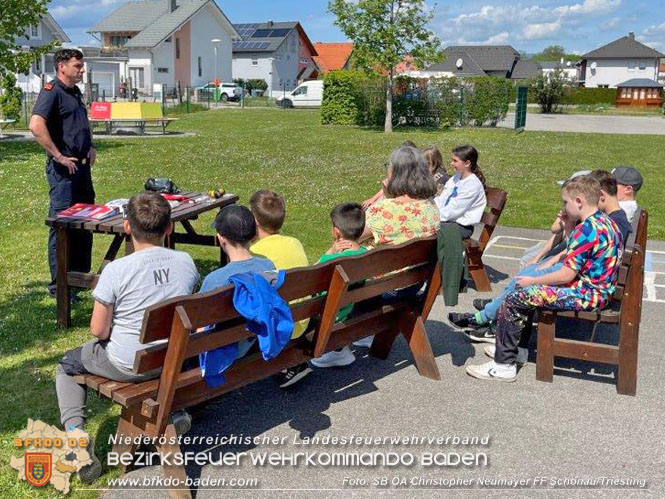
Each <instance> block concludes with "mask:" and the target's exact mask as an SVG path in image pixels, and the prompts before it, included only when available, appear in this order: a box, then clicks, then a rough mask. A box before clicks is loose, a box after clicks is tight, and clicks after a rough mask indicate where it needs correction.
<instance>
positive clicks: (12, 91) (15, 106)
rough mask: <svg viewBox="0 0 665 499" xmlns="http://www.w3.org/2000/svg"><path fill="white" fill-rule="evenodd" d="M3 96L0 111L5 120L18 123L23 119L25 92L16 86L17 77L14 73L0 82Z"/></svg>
mask: <svg viewBox="0 0 665 499" xmlns="http://www.w3.org/2000/svg"><path fill="white" fill-rule="evenodd" d="M0 86H1V87H2V95H0V111H2V114H3V116H4V117H5V119H8V120H16V121H18V120H19V119H20V118H21V101H22V100H23V91H22V90H21V89H20V88H18V87H17V86H16V77H15V76H14V74H13V73H6V74H5V75H4V76H3V77H2V80H1V81H0Z"/></svg>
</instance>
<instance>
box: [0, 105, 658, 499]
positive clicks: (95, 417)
mask: <svg viewBox="0 0 665 499" xmlns="http://www.w3.org/2000/svg"><path fill="white" fill-rule="evenodd" d="M180 118H181V119H180V121H178V122H176V123H175V124H174V125H173V128H172V129H181V130H187V131H193V132H195V133H196V136H194V137H185V138H169V139H161V138H159V139H130V140H120V139H116V140H98V141H97V144H98V150H99V156H98V162H97V165H96V166H95V168H94V180H95V187H96V191H97V199H98V201H99V202H103V201H106V200H110V199H113V198H119V197H128V196H130V195H131V194H132V193H135V192H137V191H138V190H140V189H141V188H142V185H143V183H144V182H145V180H146V178H148V177H151V176H168V177H171V178H172V179H173V180H174V181H175V182H176V183H177V184H178V185H179V186H181V187H183V188H186V189H192V190H207V189H210V188H213V187H218V186H220V185H221V186H224V187H225V188H226V189H227V190H228V191H230V192H234V193H238V194H239V195H240V196H241V200H242V201H243V202H246V201H247V199H248V197H249V195H250V194H251V193H252V192H253V191H254V190H256V189H260V188H271V189H274V190H276V191H278V192H280V193H281V194H282V195H284V196H285V198H286V200H287V221H286V224H285V227H284V231H285V232H286V233H288V234H290V235H294V236H297V237H298V238H300V239H301V240H302V242H303V244H304V245H305V248H306V249H307V253H308V256H309V258H310V260H312V261H313V260H314V259H315V258H317V257H318V256H319V255H320V254H321V253H322V252H323V251H324V250H325V249H326V247H327V244H328V238H329V233H330V228H329V219H328V213H329V211H330V209H331V208H332V207H333V206H334V205H335V204H336V203H339V202H342V201H351V200H354V201H361V200H363V199H365V198H367V197H369V196H370V195H371V194H373V193H374V192H375V191H376V190H377V188H378V186H379V181H380V180H381V178H382V175H383V174H384V170H383V167H382V165H383V164H384V163H385V162H386V160H387V159H388V156H389V154H390V151H391V150H392V149H393V148H394V147H396V146H397V145H399V144H400V143H401V142H402V141H404V140H405V139H407V138H408V139H411V140H413V141H415V142H416V143H417V144H418V145H420V146H421V147H422V146H426V145H430V144H434V145H437V146H438V147H439V148H441V150H442V151H444V153H446V152H447V151H449V150H450V149H451V148H452V147H453V146H455V145H456V144H460V143H466V142H468V143H471V144H473V145H475V146H476V147H477V148H478V150H479V151H480V155H481V156H480V163H481V166H483V171H484V173H485V175H486V177H487V179H488V182H489V184H490V185H494V186H499V187H502V188H503V189H506V190H507V191H508V193H509V197H508V205H507V207H506V210H505V211H504V214H503V216H502V219H501V223H503V224H506V225H512V226H522V227H538V228H545V227H548V226H549V224H550V222H551V218H552V217H553V215H554V214H555V213H556V212H557V210H558V208H559V200H558V186H557V185H556V183H555V181H556V180H559V179H564V178H567V177H568V176H569V175H570V174H571V173H572V172H573V171H576V170H581V169H593V168H609V167H612V166H614V165H619V164H633V165H635V166H637V167H638V168H639V169H640V170H641V171H642V173H643V174H644V177H645V179H646V182H645V186H644V188H643V192H641V193H640V198H639V201H640V204H642V205H643V206H644V207H646V208H647V209H648V210H649V211H650V214H651V219H650V227H649V233H650V236H651V237H655V238H663V237H665V204H664V203H663V202H662V195H659V194H658V192H662V186H663V185H664V184H665V173H664V172H663V168H662V165H663V151H664V150H665V137H656V136H637V135H634V136H629V135H588V134H566V133H543V132H525V133H522V134H519V135H516V134H514V133H513V132H511V131H508V130H493V129H463V130H454V131H449V132H442V131H437V130H415V129H413V130H399V131H398V132H396V133H394V134H392V135H384V134H383V133H381V131H379V130H368V129H360V128H354V127H331V126H328V127H324V126H321V125H320V124H319V114H318V111H283V110H278V109H274V110H269V109H263V110H245V111H240V110H223V111H209V112H199V113H195V114H191V115H182V114H181V115H180ZM0 185H2V186H3V189H4V190H3V195H2V197H1V198H0V289H2V292H1V294H0V380H1V381H0V400H2V408H1V409H0V490H2V491H3V493H2V495H3V496H5V497H19V496H21V497H23V496H25V497H50V496H53V497H55V496H57V493H56V492H55V491H54V490H53V489H52V488H51V487H46V488H44V489H43V490H42V489H39V490H38V489H33V488H32V487H30V486H28V485H26V484H25V482H21V483H20V482H19V481H18V479H17V474H16V472H15V471H14V470H12V469H11V468H10V467H9V456H10V455H11V454H12V453H14V451H13V450H12V438H13V437H15V436H16V435H17V433H18V431H19V430H21V429H22V428H23V427H24V426H25V424H26V420H27V418H33V419H41V420H43V421H45V422H47V423H50V424H57V423H58V410H57V405H56V398H55V389H54V383H53V377H54V371H55V365H56V362H57V360H58V359H59V358H60V357H61V356H62V355H63V353H64V352H65V350H67V349H68V348H72V347H74V346H77V345H79V344H81V343H83V342H84V341H85V340H86V339H88V333H87V331H86V326H87V324H88V322H89V313H90V310H91V306H92V303H91V301H90V299H89V297H87V298H86V299H85V300H84V301H83V303H81V304H79V305H76V306H75V307H74V312H73V323H74V326H75V327H74V328H73V329H71V330H69V331H61V330H58V329H57V328H56V325H55V304H54V302H53V301H52V300H51V299H50V298H48V297H47V294H46V291H45V284H46V281H47V278H48V266H47V261H46V237H47V229H46V227H45V225H44V218H45V217H46V213H47V209H48V191H47V186H46V180H45V178H44V157H43V154H42V152H41V151H40V149H39V147H38V146H37V145H36V144H34V143H26V142H21V143H19V142H13V143H9V142H0ZM211 218H212V215H211V214H208V216H206V217H202V218H201V219H200V220H198V221H197V222H196V226H197V227H198V228H199V229H200V230H201V231H209V228H208V225H209V223H210V220H211ZM109 242H110V239H109V238H108V237H104V236H96V239H95V258H96V261H97V262H99V261H100V260H101V256H102V252H103V251H104V250H105V249H106V247H107V245H108V243H109ZM191 253H192V255H193V256H194V258H195V259H196V262H197V265H198V267H199V271H200V272H201V274H203V275H204V274H205V273H207V272H209V271H210V270H211V269H212V268H214V266H215V258H216V257H217V254H218V253H217V251H215V250H212V249H200V248H197V249H192V250H191ZM89 408H90V419H89V421H88V423H89V424H88V430H89V431H91V433H92V434H93V435H97V436H98V438H97V452H98V454H103V453H104V452H106V451H107V450H108V449H107V445H106V441H107V438H108V434H109V433H110V432H111V431H113V428H114V426H115V423H116V418H117V415H118V411H117V408H113V409H112V408H111V407H110V405H109V404H108V403H106V402H104V401H100V400H99V399H97V398H96V397H95V396H91V397H90V399H89ZM15 455H18V453H15ZM117 474H118V471H117V470H111V471H110V472H109V473H108V474H107V475H104V477H103V478H102V479H100V480H99V482H98V483H97V485H98V486H101V487H104V486H105V485H106V481H105V478H108V477H109V476H114V475H117ZM73 486H74V488H76V487H78V486H80V484H79V483H78V481H77V479H76V478H74V479H73ZM93 494H94V493H93V492H87V493H86V492H79V493H77V495H76V497H91V496H93Z"/></svg>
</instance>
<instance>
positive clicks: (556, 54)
mask: <svg viewBox="0 0 665 499" xmlns="http://www.w3.org/2000/svg"><path fill="white" fill-rule="evenodd" d="M561 59H563V60H564V62H567V61H570V62H577V61H579V60H580V56H579V55H576V54H567V53H566V49H565V48H563V47H562V46H561V45H550V46H549V47H545V48H544V49H543V51H542V52H541V53H539V54H536V55H535V56H533V57H532V60H534V61H560V60H561Z"/></svg>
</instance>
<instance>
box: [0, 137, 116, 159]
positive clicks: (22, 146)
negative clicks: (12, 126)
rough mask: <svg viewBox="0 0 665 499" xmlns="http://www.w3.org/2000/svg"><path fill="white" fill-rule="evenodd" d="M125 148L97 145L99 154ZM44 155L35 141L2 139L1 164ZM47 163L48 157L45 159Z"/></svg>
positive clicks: (0, 144)
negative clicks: (28, 156) (29, 156)
mask: <svg viewBox="0 0 665 499" xmlns="http://www.w3.org/2000/svg"><path fill="white" fill-rule="evenodd" d="M119 147H123V144H122V143H121V141H116V142H113V141H99V142H97V143H96V144H95V149H96V150H97V154H98V155H99V154H103V153H104V152H105V151H110V150H112V149H117V148H119ZM31 154H40V155H44V156H45V153H44V149H42V147H41V146H40V145H39V144H37V142H35V141H34V140H6V139H0V163H3V162H10V163H11V162H13V161H18V160H24V159H25V157H26V155H31ZM43 159H44V163H46V157H44V158H43Z"/></svg>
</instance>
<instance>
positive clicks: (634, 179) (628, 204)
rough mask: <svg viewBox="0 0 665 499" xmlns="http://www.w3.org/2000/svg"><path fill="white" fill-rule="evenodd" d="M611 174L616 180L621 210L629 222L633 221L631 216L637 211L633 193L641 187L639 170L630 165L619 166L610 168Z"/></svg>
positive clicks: (641, 179)
mask: <svg viewBox="0 0 665 499" xmlns="http://www.w3.org/2000/svg"><path fill="white" fill-rule="evenodd" d="M612 175H614V178H615V179H616V180H617V198H618V199H619V204H620V205H621V208H622V209H623V211H625V212H626V216H627V217H628V221H629V222H631V223H632V222H633V216H634V215H635V212H636V211H637V201H636V200H635V195H636V194H637V191H639V190H640V189H641V188H642V184H643V182H644V179H643V178H642V175H641V174H640V172H638V171H637V170H636V169H635V168H633V167H632V166H619V167H617V168H615V169H614V170H612Z"/></svg>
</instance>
